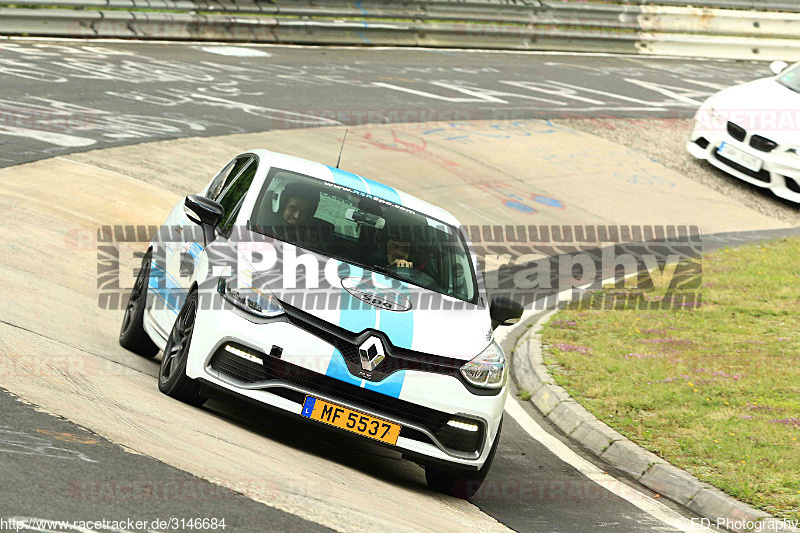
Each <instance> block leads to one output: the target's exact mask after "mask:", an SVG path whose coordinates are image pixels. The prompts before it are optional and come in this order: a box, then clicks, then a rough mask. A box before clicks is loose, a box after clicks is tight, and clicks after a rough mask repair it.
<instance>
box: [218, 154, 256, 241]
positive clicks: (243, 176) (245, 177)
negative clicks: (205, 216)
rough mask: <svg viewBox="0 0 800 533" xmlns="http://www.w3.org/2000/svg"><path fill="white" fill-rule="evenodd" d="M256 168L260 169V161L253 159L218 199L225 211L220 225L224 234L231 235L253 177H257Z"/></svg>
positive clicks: (220, 229)
mask: <svg viewBox="0 0 800 533" xmlns="http://www.w3.org/2000/svg"><path fill="white" fill-rule="evenodd" d="M256 170H258V162H257V161H256V160H255V159H253V160H251V162H250V164H249V165H247V168H245V169H244V170H242V172H241V173H240V175H239V178H238V179H237V180H236V181H234V182H233V184H232V185H230V187H228V190H227V191H225V192H224V194H223V195H222V197H221V198H219V199H218V200H217V201H218V202H219V203H220V204H222V207H223V208H224V210H225V211H224V212H223V214H222V220H223V222H222V224H220V226H219V232H220V233H221V234H222V235H230V233H231V229H233V224H234V222H235V221H236V215H238V214H239V209H240V208H241V207H242V203H243V202H244V197H245V195H246V194H247V191H248V190H250V185H251V184H252V183H253V178H255V177H256Z"/></svg>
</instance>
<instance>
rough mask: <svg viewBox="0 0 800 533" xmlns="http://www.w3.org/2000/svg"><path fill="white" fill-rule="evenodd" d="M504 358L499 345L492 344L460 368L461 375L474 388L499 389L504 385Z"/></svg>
mask: <svg viewBox="0 0 800 533" xmlns="http://www.w3.org/2000/svg"><path fill="white" fill-rule="evenodd" d="M507 373H508V372H507V370H506V356H505V354H504V353H503V349H502V348H500V345H499V344H497V343H496V342H494V341H492V343H491V344H490V345H489V346H487V347H486V349H485V350H484V351H483V352H481V354H480V355H478V356H477V357H475V358H474V359H473V360H472V361H470V362H469V363H467V364H465V365H464V366H462V367H461V375H462V376H464V379H466V380H467V381H468V382H469V383H471V384H472V385H475V386H476V387H483V388H486V389H499V388H501V387H502V386H503V385H505V384H506V374H507Z"/></svg>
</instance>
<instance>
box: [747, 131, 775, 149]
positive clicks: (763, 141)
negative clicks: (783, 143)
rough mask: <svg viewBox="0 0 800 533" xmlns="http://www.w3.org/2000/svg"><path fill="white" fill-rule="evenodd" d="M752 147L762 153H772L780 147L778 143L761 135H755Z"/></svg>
mask: <svg viewBox="0 0 800 533" xmlns="http://www.w3.org/2000/svg"><path fill="white" fill-rule="evenodd" d="M750 146H752V147H753V148H755V149H756V150H761V151H762V152H771V151H773V150H774V149H775V148H776V147H777V146H778V143H776V142H775V141H773V140H771V139H767V138H766V137H762V136H761V135H753V136H752V137H751V138H750Z"/></svg>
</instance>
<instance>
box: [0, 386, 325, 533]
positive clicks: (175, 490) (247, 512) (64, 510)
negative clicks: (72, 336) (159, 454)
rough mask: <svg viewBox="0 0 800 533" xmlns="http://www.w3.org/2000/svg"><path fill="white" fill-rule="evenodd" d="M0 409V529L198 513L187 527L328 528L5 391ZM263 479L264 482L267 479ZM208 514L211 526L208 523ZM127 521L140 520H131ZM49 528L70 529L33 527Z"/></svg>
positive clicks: (152, 524) (155, 523) (165, 521)
mask: <svg viewBox="0 0 800 533" xmlns="http://www.w3.org/2000/svg"><path fill="white" fill-rule="evenodd" d="M0 413H2V414H1V415H0V479H2V487H0V530H7V529H11V528H10V527H6V526H4V525H3V520H5V521H6V524H8V522H9V521H11V520H12V519H14V518H17V519H22V518H25V519H28V520H27V523H28V524H29V525H31V526H34V525H35V522H34V521H33V519H37V518H38V519H44V520H65V521H93V522H98V521H102V520H106V521H107V524H106V527H102V526H103V524H102V523H101V524H99V526H100V527H98V525H97V524H94V525H93V526H94V527H90V528H89V529H90V530H96V531H101V530H103V531H105V530H118V531H119V530H130V531H146V530H153V531H169V530H173V531H175V530H180V531H183V530H187V531H188V530H190V529H191V528H190V527H188V523H187V522H185V521H186V520H187V519H199V520H200V522H199V525H200V526H202V525H203V522H202V520H203V519H208V522H207V524H208V525H207V526H206V528H202V527H197V528H195V529H200V530H202V529H205V530H206V531H220V532H222V531H237V532H238V531H248V532H262V531H304V532H305V531H308V532H316V531H320V532H321V531H330V530H329V529H327V528H325V527H323V526H320V525H319V524H315V523H313V522H308V521H306V520H303V519H302V518H299V517H297V516H294V515H292V514H288V513H285V512H283V511H279V510H277V509H274V508H272V507H269V506H267V505H264V504H261V503H257V502H255V501H253V500H250V499H248V498H245V497H244V496H242V495H241V494H239V493H237V492H234V491H231V490H228V489H225V488H223V487H220V486H218V485H215V484H212V483H209V482H208V481H204V480H202V479H199V478H197V477H195V476H192V475H190V474H187V473H186V472H183V471H182V470H178V469H176V468H173V467H171V466H168V465H165V464H164V463H161V462H159V461H156V460H155V459H151V458H149V457H145V456H142V455H135V454H132V453H129V452H126V451H125V450H123V449H122V448H120V447H119V446H117V445H115V444H112V443H110V442H109V441H107V440H106V439H104V438H103V437H100V436H98V435H96V434H94V433H91V432H89V431H87V430H86V429H84V428H81V427H80V426H77V425H75V424H73V423H71V422H68V421H66V420H62V419H59V418H56V417H54V416H51V415H48V414H45V413H42V412H40V411H37V410H35V409H34V408H33V407H32V406H30V405H27V404H24V403H22V402H20V401H19V400H17V399H16V398H14V397H13V396H11V395H10V394H8V393H7V392H5V391H0ZM263 482H264V486H265V487H268V486H269V485H268V483H269V480H264V481H263ZM214 519H216V523H217V524H218V525H217V527H216V528H214V527H211V526H212V525H213V524H214V522H212V520H214ZM128 520H132V521H134V522H136V521H140V522H142V524H141V525H142V526H146V527H137V526H136V525H135V524H133V527H132V526H131V524H130V523H129V522H128ZM176 520H177V522H176ZM181 521H184V522H181ZM114 522H117V524H114ZM175 525H178V526H180V527H174V526H175ZM115 526H116V527H115ZM38 527H40V528H42V526H41V525H39V526H38ZM50 530H54V531H77V530H73V529H62V528H57V527H52V526H51V527H49V528H48V527H44V528H42V529H38V531H50ZM23 531H24V529H23Z"/></svg>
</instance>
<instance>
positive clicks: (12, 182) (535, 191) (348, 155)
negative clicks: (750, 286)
mask: <svg viewBox="0 0 800 533" xmlns="http://www.w3.org/2000/svg"><path fill="white" fill-rule="evenodd" d="M343 133H344V129H343V128H320V129H309V130H293V131H277V132H267V133H259V134H245V135H234V136H227V137H222V138H202V139H200V138H195V139H182V140H175V141H163V142H157V143H151V144H145V145H136V146H129V147H123V148H113V149H107V150H102V151H96V152H86V153H83V154H74V155H71V156H66V157H63V158H55V159H49V160H44V161H40V162H36V163H31V164H26V165H23V166H18V167H12V168H7V169H1V170H0V177H2V178H1V179H0V192H1V193H2V194H0V221H1V222H2V223H3V226H4V228H5V229H6V237H5V238H4V240H3V242H2V244H0V250H2V262H1V263H0V279H3V290H2V291H0V310H1V311H0V338H2V339H3V344H2V347H1V348H0V349H2V352H3V353H2V355H3V357H4V358H6V359H11V360H13V365H12V366H11V368H10V374H9V373H7V374H6V378H4V379H3V380H2V383H0V385H2V386H3V387H4V388H6V389H8V390H9V391H10V392H12V393H13V394H15V395H17V396H19V397H21V398H23V399H24V400H25V401H28V402H31V403H33V404H35V405H38V406H41V408H43V409H44V410H46V411H47V412H49V413H53V414H56V415H59V416H63V417H65V418H67V419H69V420H71V421H74V422H76V423H78V424H80V425H81V426H84V427H86V428H89V429H91V430H92V431H94V432H96V433H98V434H99V435H102V436H103V437H105V438H107V439H109V440H110V441H111V442H113V443H117V444H120V445H122V446H124V447H125V448H126V449H129V450H132V451H135V452H137V453H141V454H144V455H147V456H150V457H153V458H156V459H159V460H160V461H163V462H164V463H167V464H169V465H172V466H174V467H176V468H178V469H180V470H184V471H186V472H188V473H191V474H194V475H197V476H199V477H201V478H203V479H206V480H209V481H211V482H213V483H216V484H219V485H221V486H222V487H226V488H230V489H232V490H235V491H238V492H241V493H242V494H244V495H245V496H247V497H249V498H251V499H253V500H255V501H257V502H262V503H265V504H267V505H269V506H271V507H274V508H276V509H279V510H282V511H287V512H289V513H292V514H295V515H297V516H299V517H301V518H304V519H306V520H310V521H313V522H316V523H318V524H322V525H325V526H328V527H332V528H334V529H337V530H343V531H360V530H363V529H378V528H381V529H384V528H385V529H390V528H391V529H392V530H393V531H410V530H419V529H424V530H437V531H451V530H463V529H467V528H468V529H469V530H471V531H504V530H506V527H505V526H504V525H503V524H501V523H500V522H498V521H496V520H495V519H493V518H491V517H490V516H488V515H486V514H484V513H482V512H481V511H480V510H479V509H478V508H477V507H475V506H474V505H472V504H471V503H469V502H465V501H460V500H453V499H451V498H444V497H443V496H440V495H434V494H433V493H430V492H429V491H426V490H425V489H424V480H423V473H422V471H421V470H420V469H419V468H417V467H416V466H415V465H413V464H412V463H408V462H401V461H398V460H395V459H397V458H398V457H396V456H397V454H394V455H392V453H393V452H387V451H385V450H382V449H377V448H375V447H374V446H372V445H369V444H359V454H358V457H354V454H353V453H352V452H349V451H348V450H347V449H342V448H339V449H334V450H333V451H330V446H329V445H328V443H327V441H325V440H324V439H327V437H322V436H320V437H316V438H314V439H311V441H310V442H307V440H306V439H305V438H300V437H297V436H295V433H296V432H294V433H293V432H292V430H293V429H294V428H295V427H300V426H298V425H296V424H295V423H294V422H292V420H291V419H290V418H288V417H281V416H275V417H272V416H267V415H265V414H264V413H261V412H260V411H257V412H254V413H253V414H252V415H251V416H250V417H249V418H248V419H247V420H236V419H235V423H232V421H231V419H230V418H229V417H226V416H224V414H221V413H223V412H224V409H225V408H224V407H214V406H212V407H210V408H204V409H195V408H191V407H189V406H186V405H183V404H181V403H179V402H176V401H174V400H172V399H170V398H168V397H166V396H164V395H162V394H160V393H159V392H158V390H157V387H156V379H155V376H156V375H157V370H158V368H157V364H156V362H155V361H150V360H145V359H141V358H139V357H137V356H135V355H133V354H131V353H129V352H127V351H125V350H123V349H122V348H120V347H119V346H118V344H117V332H118V329H119V324H120V320H121V318H122V312H121V311H106V310H101V309H100V308H99V307H98V304H97V291H98V272H97V249H96V247H95V244H96V243H95V241H94V240H93V238H92V236H94V235H96V230H97V228H98V227H99V226H101V225H105V224H111V225H142V224H145V225H146V224H153V225H157V224H160V223H162V222H163V220H164V219H165V217H166V215H167V213H168V212H169V210H170V209H171V208H172V207H173V206H174V205H175V204H176V203H177V202H178V201H180V199H181V197H182V196H183V195H185V194H190V193H194V192H197V191H199V190H200V189H201V188H202V187H203V185H205V184H206V183H207V182H208V181H209V180H210V179H211V177H212V176H213V174H214V173H215V172H216V171H217V170H219V168H221V167H222V166H223V165H224V164H225V163H226V162H227V161H228V160H230V159H231V158H232V157H233V156H234V155H236V154H237V153H239V152H241V151H245V150H247V149H250V148H256V147H261V148H267V149H271V150H275V151H281V152H286V153H290V154H293V155H298V156H302V157H305V158H308V159H312V160H318V161H321V162H323V163H328V164H334V163H335V159H336V155H337V154H338V151H339V147H340V143H341V139H342V135H343ZM459 138H460V139H459ZM466 139H470V140H471V142H470V143H465V142H464V141H465V140H466ZM341 167H342V168H343V169H345V170H350V171H353V172H356V173H359V174H362V175H364V176H366V177H369V178H373V179H376V180H378V181H381V182H384V183H387V184H388V185H391V186H395V187H397V188H399V189H401V190H404V191H406V192H409V193H412V194H415V195H417V196H420V197H421V198H423V199H425V200H428V201H430V202H432V203H434V204H436V205H440V206H442V207H444V208H445V209H448V210H450V211H451V212H453V213H454V214H455V215H456V216H457V217H458V218H459V219H460V220H461V221H462V222H463V223H465V224H479V225H482V224H537V225H538V224H584V225H585V224H626V225H633V224H662V225H663V224H669V225H678V224H685V225H695V226H698V228H699V229H700V230H701V231H702V232H703V233H718V232H729V231H743V230H757V229H771V228H775V229H777V228H784V227H786V224H785V223H784V222H781V221H779V220H775V219H772V218H770V217H768V216H766V215H763V214H760V213H757V212H755V211H753V210H751V209H749V208H746V207H743V206H741V205H740V204H737V203H736V202H735V201H733V200H731V199H730V198H728V197H726V196H725V195H724V194H721V193H718V192H715V191H712V190H709V189H706V188H704V187H703V186H701V185H699V184H697V183H696V182H694V181H692V180H690V179H688V178H685V177H683V176H681V175H680V174H678V173H676V172H674V171H671V170H668V169H666V168H664V167H662V166H660V165H658V164H657V163H654V162H652V161H650V160H647V159H645V158H643V157H641V156H639V155H637V154H636V153H633V152H631V151H628V150H626V149H624V148H620V147H619V146H616V145H614V144H612V143H610V142H609V141H605V140H602V139H598V138H597V137H594V136H591V135H588V134H585V133H579V132H576V131H573V130H569V129H567V128H561V127H554V126H553V125H551V124H549V123H548V122H545V121H537V120H528V121H515V122H514V123H508V122H506V123H499V124H492V123H485V122H478V123H469V124H460V125H458V127H457V128H456V127H454V126H453V125H452V124H437V123H433V124H420V125H404V126H402V127H399V128H398V127H392V126H365V127H357V128H351V129H350V132H349V133H348V137H347V143H346V144H345V146H344V153H343V156H342V165H341ZM633 176H637V178H636V179H634V180H633V181H632V180H631V178H632V177H633ZM140 248H144V244H143V243H140ZM130 266H131V267H133V266H135V264H133V263H131V265H130ZM131 276H132V275H131ZM131 281H132V279H131ZM21 302H25V303H24V304H21ZM236 416H241V415H235V416H234V418H236ZM304 433H310V432H304ZM321 434H324V432H321ZM264 436H266V437H268V438H264ZM243 465H247V466H246V468H245V467H243ZM253 478H257V479H262V480H263V479H268V480H270V481H271V482H272V483H274V485H270V486H269V487H265V486H264V485H261V484H258V483H252V480H253ZM387 480H388V481H390V482H389V483H387V482H386V481H387ZM601 503H602V502H601ZM587 519H588V518H587ZM651 525H652V524H650V525H648V526H647V528H645V527H643V526H642V527H640V528H639V529H638V530H642V531H645V530H648V529H649V528H650V526H651ZM584 526H585V527H584ZM581 527H582V528H583V529H582V530H587V529H586V527H590V526H589V525H587V524H584V525H583V526H581ZM631 529H636V528H631ZM568 530H569V529H568Z"/></svg>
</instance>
